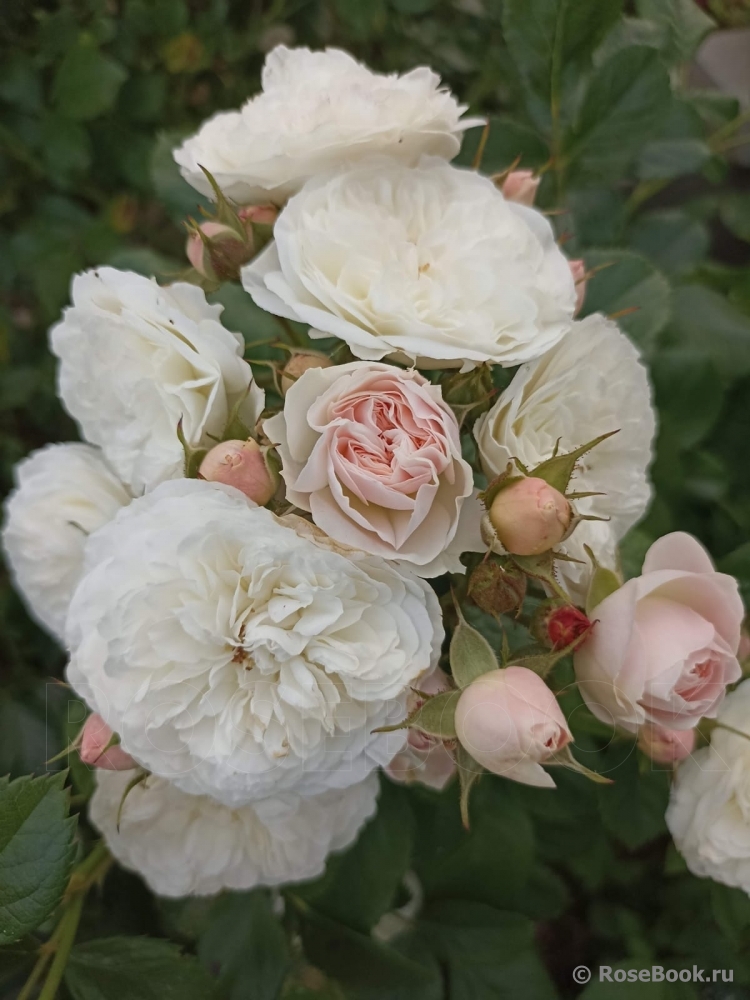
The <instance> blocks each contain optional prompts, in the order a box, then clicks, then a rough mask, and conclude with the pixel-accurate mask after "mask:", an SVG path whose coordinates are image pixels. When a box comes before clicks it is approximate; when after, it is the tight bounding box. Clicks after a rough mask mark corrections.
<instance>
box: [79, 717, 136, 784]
mask: <svg viewBox="0 0 750 1000" xmlns="http://www.w3.org/2000/svg"><path fill="white" fill-rule="evenodd" d="M113 735H114V734H113V732H112V730H111V729H110V727H109V726H108V725H107V723H106V722H105V721H104V719H103V718H102V717H101V715H90V716H89V717H88V719H86V721H85V722H84V724H83V729H82V730H81V745H80V747H79V748H78V753H79V755H80V757H81V760H82V761H83V763H84V764H88V765H89V766H90V767H100V768H102V770H104V771H131V770H132V769H133V768H135V767H138V764H137V763H136V762H135V761H134V760H133V758H132V757H131V756H130V754H129V753H126V752H125V751H124V750H123V749H122V747H121V746H119V745H118V744H117V743H115V744H113V745H111V746H110V744H111V743H112V737H113Z"/></svg>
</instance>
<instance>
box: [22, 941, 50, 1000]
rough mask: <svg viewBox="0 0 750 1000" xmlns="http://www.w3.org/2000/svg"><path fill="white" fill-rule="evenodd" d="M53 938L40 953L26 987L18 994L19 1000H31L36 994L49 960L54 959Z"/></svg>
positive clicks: (25, 984)
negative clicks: (37, 985)
mask: <svg viewBox="0 0 750 1000" xmlns="http://www.w3.org/2000/svg"><path fill="white" fill-rule="evenodd" d="M52 942H53V938H50V940H49V941H48V942H47V944H46V945H45V946H43V947H42V948H41V950H40V952H39V957H38V958H37V960H36V964H35V965H34V968H33V969H32V970H31V975H30V976H29V978H28V979H27V980H26V982H25V983H24V987H23V989H22V990H21V992H20V993H19V994H18V1000H30V997H31V995H32V994H33V992H34V987H35V986H36V984H37V983H38V982H39V980H40V979H41V978H42V974H43V972H44V970H45V969H46V968H47V965H48V964H49V960H50V959H51V958H52V955H53V951H54V948H53V947H52Z"/></svg>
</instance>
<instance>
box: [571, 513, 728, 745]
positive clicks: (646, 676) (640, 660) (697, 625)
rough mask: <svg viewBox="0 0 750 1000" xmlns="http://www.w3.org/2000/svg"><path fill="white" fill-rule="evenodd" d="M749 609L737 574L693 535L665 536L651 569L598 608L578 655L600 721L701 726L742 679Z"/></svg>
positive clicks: (652, 553)
mask: <svg viewBox="0 0 750 1000" xmlns="http://www.w3.org/2000/svg"><path fill="white" fill-rule="evenodd" d="M743 614H744V611H743V607H742V601H741V600H740V595H739V592H738V588H737V582H736V580H734V579H733V578H732V577H731V576H727V575H726V574H724V573H717V572H715V570H714V567H713V563H712V562H711V559H710V557H709V555H708V553H707V552H706V551H705V549H704V548H703V547H702V546H701V545H700V544H699V543H698V542H697V541H696V540H695V539H694V538H692V537H691V536H690V535H686V534H685V533H684V532H679V531H678V532H674V533H673V534H671V535H665V536H664V537H663V538H660V539H659V540H658V541H657V542H654V544H653V545H652V546H651V548H650V549H649V550H648V553H647V554H646V560H645V562H644V564H643V573H642V575H641V576H639V577H636V578H635V579H633V580H628V582H627V583H626V584H625V585H624V586H622V587H620V589H619V590H616V591H615V592H614V593H613V594H610V596H609V597H606V598H605V599H604V600H603V601H602V602H601V603H600V604H598V605H597V606H596V608H595V609H594V610H593V611H592V614H591V617H592V619H594V620H596V624H595V625H594V628H593V630H592V632H591V635H590V636H589V638H588V639H586V640H585V641H584V642H583V644H582V645H581V646H580V648H579V649H578V650H577V652H576V654H575V658H574V662H575V671H576V677H577V679H578V686H579V689H580V691H581V694H582V695H583V697H584V699H585V701H586V703H587V705H588V706H589V708H590V709H591V711H592V712H593V713H594V715H596V716H597V718H599V719H602V720H603V721H605V722H609V723H613V724H615V725H618V726H622V727H623V728H624V729H627V730H629V731H630V732H637V731H638V730H639V728H640V727H641V726H642V725H643V724H644V723H645V722H650V723H655V724H656V725H659V726H662V727H664V728H666V729H683V730H684V729H692V728H694V726H695V725H696V724H697V723H698V721H699V720H700V719H701V718H703V717H704V716H708V717H709V718H713V717H714V716H715V715H716V713H717V710H718V708H719V705H720V704H721V702H722V700H723V698H724V693H725V690H726V687H727V685H728V684H732V683H734V681H737V680H739V678H740V676H741V670H740V665H739V663H738V662H737V649H738V647H739V643H740V626H741V624H742V618H743Z"/></svg>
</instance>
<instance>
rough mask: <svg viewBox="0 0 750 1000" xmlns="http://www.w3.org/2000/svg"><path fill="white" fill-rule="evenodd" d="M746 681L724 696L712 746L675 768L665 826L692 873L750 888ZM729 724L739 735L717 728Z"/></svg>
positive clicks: (749, 685)
mask: <svg viewBox="0 0 750 1000" xmlns="http://www.w3.org/2000/svg"><path fill="white" fill-rule="evenodd" d="M749 720H750V681H744V682H743V683H742V684H740V686H739V687H738V688H737V689H736V690H735V691H734V692H733V693H732V694H729V695H727V697H726V699H725V701H724V704H723V705H722V707H721V711H720V712H719V716H718V722H719V726H718V727H717V728H716V729H714V731H713V733H712V735H711V746H710V747H705V748H704V749H702V750H697V751H696V752H695V753H693V754H692V755H691V756H690V757H689V758H688V759H687V760H685V761H683V762H682V763H681V764H680V765H679V767H678V768H677V776H676V780H675V782H674V784H673V785H672V791H671V795H670V801H669V808H668V809H667V816H666V819H667V826H668V827H669V830H670V833H671V834H672V836H673V837H674V841H675V844H676V845H677V849H678V850H679V851H680V853H681V854H682V856H683V857H684V858H685V861H686V862H687V866H688V868H689V869H690V871H691V872H693V874H694V875H699V876H706V877H708V878H712V879H715V880H716V881H717V882H723V883H724V884H725V885H731V886H736V887H737V888H740V889H744V890H745V892H747V893H750V738H748V737H750V721H749ZM722 723H723V724H724V725H727V726H731V727H732V728H733V729H735V730H738V731H739V732H740V733H747V736H740V735H738V734H737V733H733V732H730V731H728V730H726V729H722V728H721V724H722Z"/></svg>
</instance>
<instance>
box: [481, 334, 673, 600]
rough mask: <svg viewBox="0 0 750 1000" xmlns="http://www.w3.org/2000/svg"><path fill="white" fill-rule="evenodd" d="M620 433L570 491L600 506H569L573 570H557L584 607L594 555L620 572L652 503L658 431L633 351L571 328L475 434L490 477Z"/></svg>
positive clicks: (592, 455)
mask: <svg viewBox="0 0 750 1000" xmlns="http://www.w3.org/2000/svg"><path fill="white" fill-rule="evenodd" d="M615 430H617V431H618V433H617V434H615V435H614V436H613V437H611V438H609V439H608V440H606V441H604V442H603V443H602V444H600V445H597V447H596V448H594V449H593V450H592V451H590V452H589V453H588V454H587V455H584V457H583V458H582V459H581V460H580V461H579V463H578V466H577V468H576V471H575V474H574V476H573V479H572V481H571V487H570V488H571V490H575V491H580V492H587V491H594V492H597V493H600V494H602V495H601V496H591V497H584V498H582V499H580V500H576V501H575V504H574V506H575V509H576V511H577V512H578V513H580V514H592V515H594V516H596V517H602V518H606V519H607V520H606V521H604V522H602V521H582V522H580V523H579V524H578V525H577V526H576V528H575V530H574V531H573V533H572V534H571V535H570V537H569V538H567V539H566V540H565V541H564V542H563V543H562V544H561V545H560V546H559V548H560V550H561V551H563V552H566V553H567V554H568V555H569V556H572V557H573V558H574V559H577V560H579V562H562V561H561V562H558V563H557V570H558V572H559V574H560V578H561V580H562V582H563V584H564V585H565V587H566V588H567V589H568V591H569V593H570V594H571V596H572V597H573V598H574V599H575V600H577V601H578V602H579V603H581V604H582V603H583V602H584V600H585V598H586V590H587V587H588V581H589V578H590V574H591V562H590V560H589V558H588V556H587V555H586V551H585V549H584V545H588V546H590V548H591V549H593V551H594V553H595V554H596V557H597V559H598V560H599V562H600V563H602V564H603V565H605V566H607V567H609V568H612V569H614V568H615V566H616V565H617V542H618V540H619V539H620V538H622V536H623V535H624V534H625V532H626V531H628V530H629V529H630V528H631V527H632V526H633V525H634V524H635V523H636V521H637V520H638V519H639V518H640V517H642V516H643V514H644V512H645V510H646V508H647V506H648V502H649V498H650V496H651V489H650V486H649V481H648V476H647V470H648V466H649V463H650V462H651V456H652V447H653V438H654V431H655V418H654V410H653V407H652V405H651V389H650V387H649V381H648V375H647V373H646V369H645V368H644V366H643V364H642V362H641V360H640V357H639V355H638V351H637V350H636V348H635V347H634V346H633V345H632V344H631V343H630V341H629V340H628V338H627V337H626V336H625V335H624V334H623V333H621V332H620V331H619V330H618V328H617V326H616V325H615V324H614V323H612V322H611V321H610V320H607V319H605V317H604V316H601V315H598V314H596V315H593V316H589V317H587V318H586V319H584V320H582V321H581V322H577V323H575V324H574V325H573V329H572V331H571V332H570V333H569V334H568V336H567V337H566V338H565V339H564V340H563V341H562V343H561V344H559V345H558V346H557V347H555V348H554V349H553V350H551V351H550V352H549V353H548V354H545V356H544V357H543V358H540V360H539V361H536V362H534V363H532V364H529V365H524V366H523V367H522V368H520V369H519V370H518V371H517V372H516V374H515V376H514V378H513V381H512V382H511V384H510V385H509V386H508V388H507V389H506V390H505V391H504V392H503V393H502V394H501V396H500V398H499V399H498V401H497V402H496V403H495V405H494V406H493V407H492V409H491V410H490V411H489V413H487V414H485V415H484V416H482V417H481V418H480V419H479V420H478V421H477V423H476V425H475V427H474V435H475V437H476V441H477V446H478V448H479V456H480V459H481V462H482V467H483V468H484V470H485V472H486V473H487V475H488V476H489V477H490V478H492V477H494V476H497V475H499V474H500V473H501V472H504V471H505V469H506V467H507V465H508V463H509V462H510V461H511V459H513V458H518V459H520V460H521V461H522V462H523V463H524V464H525V465H526V466H527V467H528V468H530V469H533V468H534V467H535V466H536V465H538V464H539V463H540V462H543V461H544V460H545V459H547V458H551V457H552V455H553V454H554V451H555V447H559V450H560V451H571V450H572V449H574V448H578V447H579V446H580V445H582V444H586V442H587V441H591V440H593V439H594V438H595V437H598V436H599V435H600V434H606V433H607V432H608V431H615Z"/></svg>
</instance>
